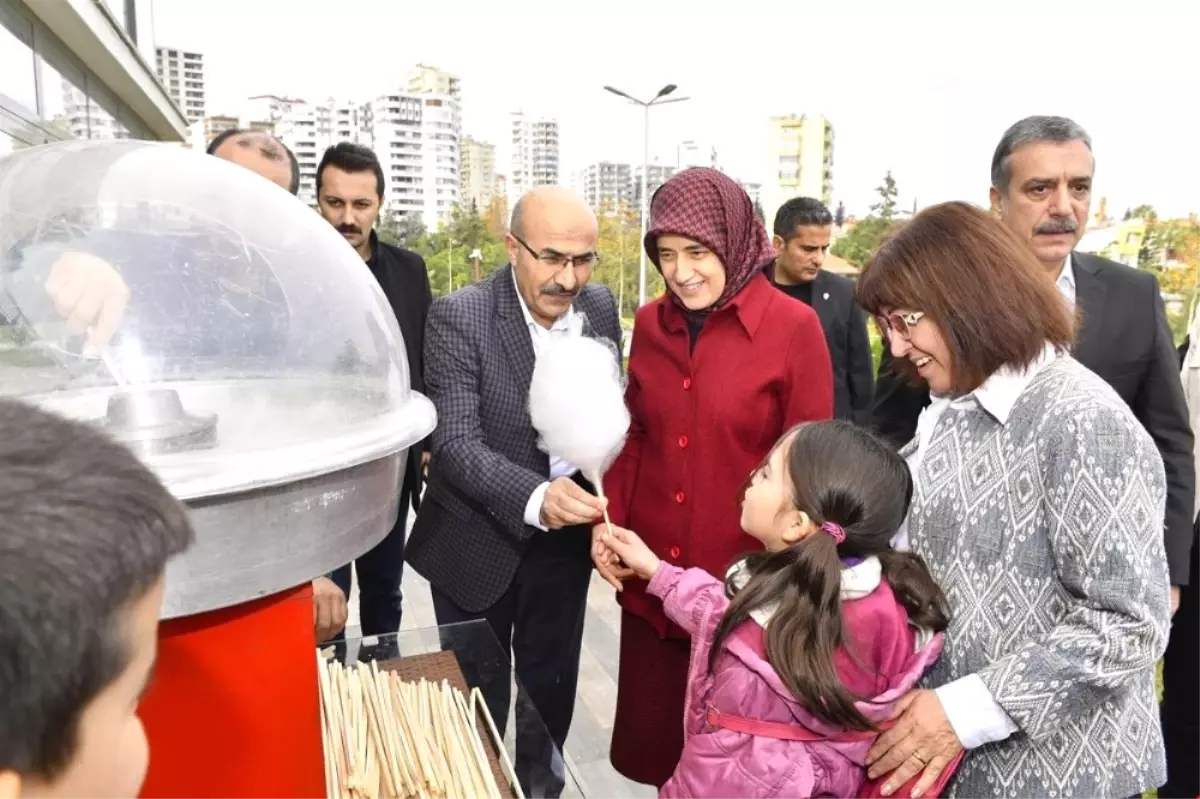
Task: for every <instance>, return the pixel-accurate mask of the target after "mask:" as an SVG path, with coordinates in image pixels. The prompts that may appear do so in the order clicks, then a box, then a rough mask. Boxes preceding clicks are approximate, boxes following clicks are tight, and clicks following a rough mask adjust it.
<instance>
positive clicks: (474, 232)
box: [449, 203, 492, 252]
mask: <svg viewBox="0 0 1200 799" xmlns="http://www.w3.org/2000/svg"><path fill="white" fill-rule="evenodd" d="M449 231H450V235H451V237H452V238H453V239H454V240H455V241H457V242H458V243H459V244H460V245H462V246H463V247H466V248H467V252H470V251H471V250H475V249H481V248H482V247H483V245H484V244H486V243H488V241H489V239H491V238H492V237H491V236H489V235H488V229H487V223H486V222H484V221H483V217H481V216H480V215H479V211H478V209H477V208H476V207H475V204H474V203H472V204H471V205H470V206H463V205H461V204H455V205H454V207H453V208H451V209H450V226H449Z"/></svg>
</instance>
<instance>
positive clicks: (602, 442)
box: [529, 335, 629, 496]
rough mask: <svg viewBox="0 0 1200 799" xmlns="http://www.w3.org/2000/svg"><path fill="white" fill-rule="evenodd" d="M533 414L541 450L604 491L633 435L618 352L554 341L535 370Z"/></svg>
mask: <svg viewBox="0 0 1200 799" xmlns="http://www.w3.org/2000/svg"><path fill="white" fill-rule="evenodd" d="M529 416H530V419H531V420H532V421H533V428H534V429H535V430H537V432H538V435H539V436H540V440H539V441H538V446H539V447H541V449H542V450H543V451H544V452H546V453H549V454H550V455H553V456H555V457H557V458H561V459H562V460H564V461H566V462H567V463H570V464H571V465H572V466H575V467H576V468H578V469H579V470H580V471H581V472H583V476H584V477H586V478H587V479H588V480H590V481H591V482H592V483H593V484H594V485H595V486H596V490H597V491H600V492H603V488H602V487H601V480H602V479H603V477H604V472H605V470H607V469H608V467H609V466H611V465H612V462H613V461H614V460H616V457H617V455H619V454H620V453H621V448H622V447H623V446H624V445H625V434H626V433H627V432H628V431H629V411H628V409H626V407H625V396H624V391H623V390H622V387H621V368H620V365H619V361H618V360H617V356H616V352H615V350H614V349H610V347H609V346H608V343H607V342H604V341H598V340H596V339H592V338H588V337H586V336H581V335H572V336H568V337H564V338H559V339H556V340H554V341H552V342H551V343H550V345H549V346H547V347H546V349H545V350H544V351H543V352H542V353H541V354H540V355H539V356H538V359H537V364H536V365H535V366H534V368H533V380H532V381H531V382H530V384H529ZM601 496H603V493H601Z"/></svg>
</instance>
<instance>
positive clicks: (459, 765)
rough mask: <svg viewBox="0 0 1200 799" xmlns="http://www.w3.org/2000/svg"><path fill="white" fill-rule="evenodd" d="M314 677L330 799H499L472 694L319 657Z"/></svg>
mask: <svg viewBox="0 0 1200 799" xmlns="http://www.w3.org/2000/svg"><path fill="white" fill-rule="evenodd" d="M318 670H319V672H320V678H321V723H322V727H323V731H324V742H325V788H326V795H327V796H329V797H330V799H445V798H446V797H464V798H466V799H493V797H495V798H496V799H498V797H499V796H500V789H499V787H498V786H497V784H496V780H495V778H494V777H493V776H492V770H491V767H490V765H489V764H488V758H487V753H486V750H485V748H484V744H483V741H482V740H481V739H480V737H479V735H478V733H477V731H476V727H475V718H476V715H475V714H476V711H477V710H478V711H480V712H481V713H482V715H483V717H484V719H485V720H486V721H487V723H488V725H489V727H490V728H491V730H492V733H493V735H495V736H496V740H497V741H498V740H499V735H498V734H496V731H495V725H494V724H493V723H492V721H491V717H490V715H488V713H487V706H486V705H485V704H484V702H483V699H482V695H481V694H480V693H479V690H478V689H476V690H475V691H473V692H472V694H471V696H470V698H469V699H468V698H467V697H465V696H464V695H463V693H462V692H461V691H459V690H458V689H456V688H454V687H452V686H451V685H450V684H449V683H448V682H446V681H445V680H443V681H442V682H441V683H431V682H427V681H426V680H423V679H422V680H421V681H420V682H415V683H414V682H406V681H404V680H401V679H400V677H399V676H398V675H397V674H395V673H394V672H389V671H380V670H379V668H378V666H377V665H376V664H375V663H374V662H372V663H371V664H369V665H367V664H364V663H358V664H356V665H355V666H353V667H349V668H346V667H343V666H342V664H341V663H339V662H337V661H335V660H330V661H325V660H324V659H323V658H321V657H320V656H318ZM501 756H502V757H504V759H505V761H506V764H507V757H506V756H505V755H504V753H503V752H502V751H501ZM509 771H510V773H511V767H510V769H509ZM514 782H515V781H514ZM513 787H514V791H515V792H516V793H517V794H519V793H520V789H519V788H518V787H516V786H513Z"/></svg>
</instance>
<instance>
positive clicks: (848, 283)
mask: <svg viewBox="0 0 1200 799" xmlns="http://www.w3.org/2000/svg"><path fill="white" fill-rule="evenodd" d="M767 277H769V278H771V282H772V283H774V282H775V265H774V264H772V265H771V266H769V267H767ZM776 288H778V289H779V290H780V291H783V292H784V293H790V292H788V291H787V288H785V287H782V286H779V285H778V284H776ZM812 309H813V310H814V311H816V313H817V318H819V319H820V320H821V328H822V329H823V330H824V331H825V343H826V344H827V345H828V347H829V360H830V361H831V363H832V364H833V416H834V418H835V419H845V420H846V421H848V422H855V423H857V424H862V425H866V424H868V423H869V421H870V413H871V397H872V392H873V389H874V383H875V377H874V375H873V374H872V372H873V362H872V358H871V341H870V339H869V338H868V337H867V322H866V317H865V316H864V315H863V312H862V309H861V308H859V307H858V305H857V304H855V302H854V281H852V280H850V279H849V278H847V277H843V276H842V275H835V274H833V273H832V272H826V271H824V270H821V271H820V272H818V273H817V277H816V279H815V280H814V281H813V284H812Z"/></svg>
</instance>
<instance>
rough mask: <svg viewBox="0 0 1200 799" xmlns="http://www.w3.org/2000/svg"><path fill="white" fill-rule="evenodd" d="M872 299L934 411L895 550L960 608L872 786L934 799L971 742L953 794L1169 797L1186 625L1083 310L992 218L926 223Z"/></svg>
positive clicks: (1134, 447)
mask: <svg viewBox="0 0 1200 799" xmlns="http://www.w3.org/2000/svg"><path fill="white" fill-rule="evenodd" d="M857 292H858V301H859V303H860V304H861V305H862V306H863V308H864V309H865V310H867V311H868V312H869V313H871V314H874V315H875V317H876V320H877V323H878V324H879V326H880V329H881V332H882V333H883V335H884V337H885V341H886V343H887V346H889V347H890V348H891V353H892V356H893V357H894V358H895V361H896V363H897V365H898V366H900V367H901V368H903V369H905V370H906V371H907V373H908V374H909V375H910V376H912V377H915V378H919V379H921V380H924V381H925V382H926V383H927V384H928V385H929V390H930V394H931V395H932V397H933V398H934V400H933V403H932V404H931V405H930V407H929V408H928V409H927V410H926V411H925V412H924V413H923V415H922V416H921V419H920V422H919V423H918V426H917V434H916V438H915V439H914V440H913V441H912V442H911V443H910V444H909V445H908V446H907V447H905V448H904V450H902V452H901V454H902V455H903V456H904V457H905V458H906V459H907V460H908V463H909V467H910V469H911V470H912V473H913V479H914V484H915V489H914V495H913V501H912V505H911V506H910V509H909V515H908V519H907V521H906V524H905V528H904V529H902V530H901V532H900V533H899V534H898V535H897V537H896V540H895V541H894V542H893V543H894V545H895V546H897V547H898V548H902V547H910V548H911V549H912V550H913V551H915V552H916V553H917V554H918V555H920V556H921V557H922V558H924V560H925V562H926V563H927V564H928V565H929V568H930V570H931V571H932V573H933V577H934V579H935V580H936V581H937V582H938V584H939V585H941V586H942V589H943V590H944V591H945V592H946V596H947V597H948V599H949V601H950V612H951V622H950V627H949V629H948V630H947V631H946V642H945V647H944V649H943V650H942V657H941V659H940V660H939V661H938V663H937V665H936V666H935V667H934V669H933V671H932V672H930V674H929V675H928V676H927V677H926V685H927V686H928V687H929V688H930V689H931V690H920V691H916V692H913V693H912V694H910V695H909V696H908V697H907V698H906V699H905V700H902V701H901V706H902V707H903V711H902V713H900V714H899V716H898V718H897V721H896V724H895V726H894V727H892V728H891V729H889V730H888V731H886V732H884V733H883V734H882V735H881V736H880V737H879V739H878V740H877V742H876V744H875V745H874V747H873V748H872V750H871V752H870V753H869V754H868V763H869V764H870V774H871V776H873V777H874V776H877V775H880V774H883V775H887V774H891V778H890V779H888V780H887V782H888V784H890V785H891V786H892V787H893V788H894V787H895V786H898V785H901V784H903V783H904V782H905V781H906V780H908V779H909V778H910V777H912V776H913V775H915V774H920V773H922V772H923V775H924V776H923V779H922V780H921V781H920V782H919V783H918V785H917V790H922V789H923V788H924V787H927V786H928V785H930V784H932V783H933V782H934V780H935V779H936V778H937V776H938V774H939V773H940V772H941V770H942V769H943V768H944V767H945V765H946V764H947V763H948V762H950V761H951V759H952V758H953V757H954V756H955V755H957V754H958V753H959V752H960V751H961V750H962V749H964V748H965V749H966V750H968V753H967V756H966V759H965V760H964V761H963V764H962V765H961V766H960V768H959V770H958V772H957V773H956V774H955V776H954V778H953V781H952V782H951V783H950V790H951V792H952V795H954V796H972V797H991V796H997V797H998V796H1014V795H1020V796H1062V797H1071V796H1079V797H1094V796H1112V797H1123V796H1132V795H1137V794H1139V793H1141V792H1142V791H1143V790H1144V789H1148V788H1153V787H1156V786H1158V785H1159V784H1160V783H1161V782H1162V781H1163V780H1164V779H1165V771H1164V760H1163V743H1162V732H1161V729H1160V727H1159V721H1158V708H1157V703H1156V699H1155V678H1154V671H1155V664H1156V663H1157V661H1158V659H1159V658H1160V657H1161V656H1162V653H1163V650H1164V649H1165V647H1166V635H1167V629H1168V626H1169V623H1170V616H1169V612H1168V577H1167V564H1166V555H1165V553H1164V549H1163V536H1162V527H1163V512H1164V502H1165V496H1166V488H1165V478H1164V474H1163V464H1162V459H1161V458H1160V457H1159V455H1158V451H1157V449H1156V448H1155V445H1154V442H1153V441H1152V440H1151V438H1150V436H1149V435H1148V434H1147V433H1146V431H1145V430H1144V429H1143V428H1142V426H1141V425H1140V424H1139V423H1138V421H1137V419H1136V418H1135V417H1134V415H1133V413H1132V412H1131V411H1130V410H1129V408H1128V406H1126V405H1125V403H1124V402H1122V401H1121V399H1120V397H1118V396H1117V395H1116V393H1114V391H1113V390H1112V389H1111V388H1110V387H1109V386H1108V384H1106V383H1105V382H1104V381H1103V380H1101V379H1100V378H1099V377H1097V376H1096V375H1094V374H1092V373H1091V372H1090V371H1088V370H1087V369H1086V368H1085V367H1083V366H1082V365H1080V364H1079V363H1078V362H1077V361H1076V360H1075V359H1074V358H1072V357H1071V356H1070V355H1069V354H1068V347H1069V345H1070V344H1071V342H1072V339H1073V336H1074V322H1073V319H1072V317H1071V313H1070V311H1069V310H1068V307H1067V305H1066V303H1065V302H1064V301H1063V299H1062V297H1061V295H1060V294H1059V293H1058V291H1057V290H1056V289H1055V287H1054V285H1053V284H1052V283H1051V282H1050V281H1048V280H1046V278H1045V274H1044V272H1043V271H1042V269H1041V268H1040V266H1039V264H1038V262H1037V261H1036V260H1035V259H1034V258H1033V256H1032V255H1031V254H1030V252H1029V250H1028V248H1027V247H1026V246H1024V244H1023V243H1022V242H1021V241H1019V240H1018V239H1017V238H1016V237H1015V236H1014V235H1013V234H1012V233H1011V232H1010V231H1009V230H1008V229H1007V228H1005V227H1004V226H1003V225H1002V224H1001V223H999V222H998V221H996V220H994V219H992V218H990V217H989V216H988V215H987V214H986V213H985V212H984V211H982V210H980V209H977V208H974V207H973V206H970V205H968V204H965V203H946V204H944V205H939V206H934V207H932V208H929V209H926V210H925V211H923V212H921V213H920V214H918V215H917V216H916V217H914V218H913V219H912V220H911V221H910V222H908V223H907V224H906V225H905V226H904V227H903V228H902V229H901V230H900V231H899V232H898V233H896V234H895V235H894V236H893V237H892V238H891V239H889V240H888V241H887V242H885V243H884V244H883V246H882V247H880V249H879V251H878V252H877V253H876V254H875V256H874V258H873V259H872V261H871V263H870V264H869V266H868V267H867V269H866V270H865V271H864V272H863V274H862V276H861V277H860V278H859V281H858V289H857ZM885 793H886V787H885ZM914 795H915V794H914Z"/></svg>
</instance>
